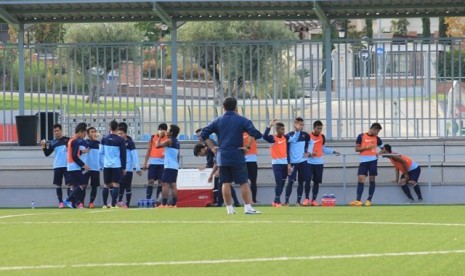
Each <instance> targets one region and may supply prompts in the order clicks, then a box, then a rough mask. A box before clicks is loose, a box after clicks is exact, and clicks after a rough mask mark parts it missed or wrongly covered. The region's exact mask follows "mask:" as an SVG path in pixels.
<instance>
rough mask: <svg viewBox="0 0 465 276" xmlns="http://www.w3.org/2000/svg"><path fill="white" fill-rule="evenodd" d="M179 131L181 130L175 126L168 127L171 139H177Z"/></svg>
mask: <svg viewBox="0 0 465 276" xmlns="http://www.w3.org/2000/svg"><path fill="white" fill-rule="evenodd" d="M179 131H181V129H180V128H179V127H178V126H177V125H170V132H171V137H172V138H176V137H178V134H179Z"/></svg>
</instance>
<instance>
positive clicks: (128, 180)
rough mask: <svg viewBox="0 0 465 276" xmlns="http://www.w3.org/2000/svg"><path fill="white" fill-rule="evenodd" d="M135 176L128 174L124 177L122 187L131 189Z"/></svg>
mask: <svg viewBox="0 0 465 276" xmlns="http://www.w3.org/2000/svg"><path fill="white" fill-rule="evenodd" d="M133 175H134V172H126V174H125V175H123V185H121V186H122V187H123V188H131V186H132V176H133Z"/></svg>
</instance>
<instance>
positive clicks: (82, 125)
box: [74, 123, 87, 133]
mask: <svg viewBox="0 0 465 276" xmlns="http://www.w3.org/2000/svg"><path fill="white" fill-rule="evenodd" d="M86 130H87V124H86V123H79V124H77V126H76V128H75V129H74V133H79V132H82V131H84V132H85V131H86Z"/></svg>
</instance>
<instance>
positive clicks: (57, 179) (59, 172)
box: [53, 167, 70, 186]
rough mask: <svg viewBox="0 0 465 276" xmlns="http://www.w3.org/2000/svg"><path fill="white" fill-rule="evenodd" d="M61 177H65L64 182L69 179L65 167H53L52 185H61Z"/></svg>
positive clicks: (68, 181)
mask: <svg viewBox="0 0 465 276" xmlns="http://www.w3.org/2000/svg"><path fill="white" fill-rule="evenodd" d="M63 178H64V179H65V184H68V183H70V179H69V176H68V172H67V170H66V167H63V168H54V169H53V185H57V186H61V185H63Z"/></svg>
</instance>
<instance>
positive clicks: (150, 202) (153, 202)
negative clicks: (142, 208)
mask: <svg viewBox="0 0 465 276" xmlns="http://www.w3.org/2000/svg"><path fill="white" fill-rule="evenodd" d="M153 206H155V200H154V199H150V200H149V208H153Z"/></svg>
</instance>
